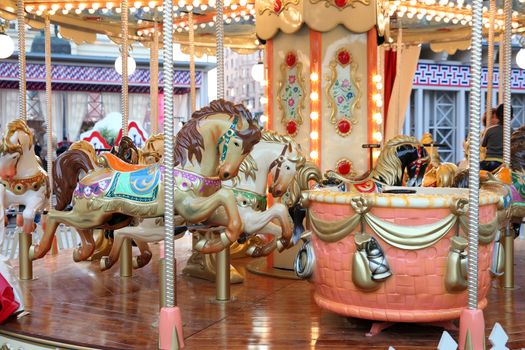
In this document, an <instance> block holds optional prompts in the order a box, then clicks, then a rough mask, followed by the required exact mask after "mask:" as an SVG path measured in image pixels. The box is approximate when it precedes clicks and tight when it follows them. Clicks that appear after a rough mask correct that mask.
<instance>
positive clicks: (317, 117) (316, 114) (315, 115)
mask: <svg viewBox="0 0 525 350" xmlns="http://www.w3.org/2000/svg"><path fill="white" fill-rule="evenodd" d="M310 119H312V120H317V119H319V113H317V112H312V113H310Z"/></svg>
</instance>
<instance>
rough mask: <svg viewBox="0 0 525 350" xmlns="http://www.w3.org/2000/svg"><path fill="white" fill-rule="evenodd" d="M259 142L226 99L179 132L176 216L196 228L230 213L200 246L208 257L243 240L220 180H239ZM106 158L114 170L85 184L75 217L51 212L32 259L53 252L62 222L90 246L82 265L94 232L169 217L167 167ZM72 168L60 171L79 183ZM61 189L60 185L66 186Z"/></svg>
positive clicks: (243, 113) (85, 159) (91, 175)
mask: <svg viewBox="0 0 525 350" xmlns="http://www.w3.org/2000/svg"><path fill="white" fill-rule="evenodd" d="M260 137H261V133H260V129H259V127H258V126H257V124H256V121H255V120H254V119H253V118H252V115H251V114H250V112H249V111H248V110H247V109H246V108H245V107H244V106H242V105H234V104H233V103H231V102H227V101H224V100H217V101H213V102H211V104H210V106H207V107H204V108H202V109H201V110H199V111H197V112H195V113H193V115H192V118H191V119H190V120H189V121H188V123H186V124H185V125H184V127H183V128H182V129H181V130H180V131H179V133H178V135H177V139H176V143H175V149H174V155H175V164H176V168H175V170H174V172H173V176H174V181H175V194H174V197H173V198H168V199H167V200H170V201H173V205H174V207H175V211H176V213H177V214H178V215H180V216H182V217H183V218H185V219H186V221H187V222H189V223H198V222H202V221H204V220H206V219H207V218H208V217H209V216H210V215H212V214H213V213H214V212H215V211H216V210H217V209H218V208H219V207H224V209H225V213H226V215H227V216H228V220H227V225H226V228H225V232H222V233H221V235H220V237H216V238H215V237H214V238H213V239H210V240H202V241H200V242H199V243H198V244H197V245H196V249H198V250H200V251H202V252H204V253H213V252H218V251H220V250H222V249H223V248H224V247H225V246H227V245H230V244H231V243H232V242H235V241H236V240H237V239H238V237H239V235H240V234H241V232H242V222H241V220H240V216H239V212H238V210H237V205H236V201H235V198H234V196H233V194H232V192H231V191H230V190H226V189H223V188H221V180H228V179H231V178H233V177H234V176H235V175H236V174H237V171H238V168H239V166H240V164H241V162H242V161H243V160H244V158H245V157H246V155H247V154H248V153H249V152H250V151H251V149H252V148H253V146H254V145H255V144H256V143H257V142H259V139H260ZM69 152H74V153H76V155H75V156H76V157H77V159H76V162H77V163H78V162H81V163H83V164H89V163H90V162H91V160H90V159H89V156H88V155H87V154H85V153H84V152H83V151H67V152H66V153H64V154H67V153H69ZM103 156H104V157H105V159H106V162H107V163H108V166H104V167H103V168H98V169H94V170H91V171H89V172H88V174H87V175H86V176H85V177H83V178H82V179H81V180H80V182H79V183H78V184H77V187H76V189H75V192H74V195H73V208H72V210H71V211H67V212H64V211H58V210H51V211H50V212H49V214H48V218H47V225H46V229H45V233H44V235H43V237H42V240H41V243H40V244H39V245H34V246H32V247H31V250H30V254H29V255H30V257H31V258H32V259H39V258H41V257H43V256H44V255H45V254H46V253H47V252H48V251H49V249H50V247H51V242H52V239H53V236H54V234H55V231H56V229H57V227H58V225H59V224H60V223H64V224H66V225H69V226H72V227H74V228H76V230H77V232H79V234H80V236H81V239H82V242H83V244H82V246H81V247H80V248H78V249H77V250H75V251H74V254H73V257H74V259H75V260H76V261H81V260H85V259H87V258H88V257H89V256H90V255H91V254H92V253H93V250H94V241H93V235H92V231H93V229H97V228H103V229H113V230H115V229H119V228H122V227H125V226H128V225H129V223H130V222H131V220H132V219H133V218H134V217H138V218H154V217H162V216H163V215H164V181H163V168H162V167H161V166H159V165H158V164H154V165H150V166H144V165H143V166H137V165H129V164H126V163H124V162H122V161H120V160H119V159H118V158H117V157H115V156H113V155H111V154H104V155H103ZM57 164H58V162H57ZM73 165H75V163H74V162H72V163H71V166H69V167H67V169H61V172H62V174H64V176H69V177H71V178H76V177H77V174H76V173H75V172H74V171H75V170H76V168H74V166H73ZM86 167H87V165H86ZM77 168H80V167H77ZM68 169H70V170H71V171H70V173H69V174H67V170H68ZM57 180H58V179H57ZM57 185H58V186H60V182H59V181H57ZM58 193H59V191H57V196H58Z"/></svg>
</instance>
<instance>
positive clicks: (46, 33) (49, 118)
mask: <svg viewBox="0 0 525 350" xmlns="http://www.w3.org/2000/svg"><path fill="white" fill-rule="evenodd" d="M44 23H45V24H44V36H45V45H44V46H45V48H44V51H45V64H46V108H47V112H46V114H47V120H46V131H47V178H48V179H49V181H48V186H49V193H50V196H49V204H48V205H49V208H48V209H52V208H53V124H52V122H53V115H52V111H53V109H52V101H51V93H52V90H51V21H50V19H49V14H47V15H46V17H45V22H44ZM51 249H52V250H51V253H52V254H58V247H57V241H56V236H55V237H54V238H53V246H52V248H51Z"/></svg>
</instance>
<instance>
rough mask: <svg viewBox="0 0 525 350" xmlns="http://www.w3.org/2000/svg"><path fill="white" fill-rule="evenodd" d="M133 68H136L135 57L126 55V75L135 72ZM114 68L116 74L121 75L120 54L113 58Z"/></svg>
mask: <svg viewBox="0 0 525 350" xmlns="http://www.w3.org/2000/svg"><path fill="white" fill-rule="evenodd" d="M135 69H137V63H135V59H134V58H133V57H131V56H128V76H130V75H131V74H133V73H135ZM115 70H116V71H117V73H118V74H120V75H122V56H118V57H117V59H116V60H115Z"/></svg>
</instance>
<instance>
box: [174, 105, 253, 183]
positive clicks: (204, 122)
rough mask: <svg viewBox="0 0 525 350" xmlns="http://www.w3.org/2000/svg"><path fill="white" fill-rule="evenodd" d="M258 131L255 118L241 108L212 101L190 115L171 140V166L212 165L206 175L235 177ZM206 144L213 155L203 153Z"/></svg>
mask: <svg viewBox="0 0 525 350" xmlns="http://www.w3.org/2000/svg"><path fill="white" fill-rule="evenodd" d="M260 138H261V131H260V128H259V126H258V124H257V121H256V119H255V118H253V117H252V114H251V113H250V112H249V111H248V110H247V109H246V108H245V107H244V106H243V105H234V104H233V103H231V102H228V101H225V100H215V101H212V102H211V103H210V105H209V106H206V107H204V108H202V109H200V110H198V111H196V112H194V113H193V115H192V117H191V119H190V120H189V121H188V122H187V123H186V124H185V125H184V126H183V127H182V129H181V130H180V131H179V133H178V134H177V139H176V141H175V163H176V164H177V165H180V166H182V167H184V165H185V164H186V163H187V162H188V160H189V161H191V162H192V164H194V165H195V163H194V162H193V161H194V160H195V161H196V163H197V165H198V166H200V167H202V165H203V163H209V164H214V165H215V164H216V165H217V167H216V168H215V169H214V171H213V172H212V173H211V174H207V176H217V175H218V176H219V177H220V179H221V180H229V179H231V178H233V177H235V176H236V175H237V172H238V170H239V166H240V165H241V163H242V161H243V160H244V158H245V157H246V156H247V155H248V153H249V152H250V151H251V150H252V148H253V146H254V145H255V144H256V143H257V142H259V140H260ZM206 145H208V147H210V146H211V147H214V152H211V151H210V152H206V149H205V148H206Z"/></svg>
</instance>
